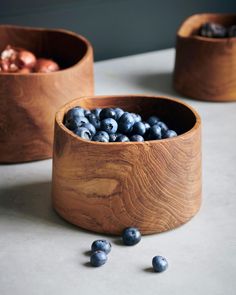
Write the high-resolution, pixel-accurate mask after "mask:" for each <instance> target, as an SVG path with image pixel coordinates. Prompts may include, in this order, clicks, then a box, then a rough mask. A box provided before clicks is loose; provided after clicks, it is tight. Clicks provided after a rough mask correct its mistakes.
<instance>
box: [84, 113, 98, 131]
mask: <svg viewBox="0 0 236 295" xmlns="http://www.w3.org/2000/svg"><path fill="white" fill-rule="evenodd" d="M87 118H88V120H89V122H90V123H91V124H92V125H93V126H94V127H95V128H96V129H97V130H99V129H100V126H101V122H100V120H99V119H98V118H97V117H96V115H95V114H92V113H91V114H89V115H88V116H87Z"/></svg>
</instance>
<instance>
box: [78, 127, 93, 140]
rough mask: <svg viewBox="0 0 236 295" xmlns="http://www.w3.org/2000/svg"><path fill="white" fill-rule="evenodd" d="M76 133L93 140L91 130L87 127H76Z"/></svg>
mask: <svg viewBox="0 0 236 295" xmlns="http://www.w3.org/2000/svg"><path fill="white" fill-rule="evenodd" d="M74 133H75V134H76V135H78V136H80V137H81V138H83V139H86V140H91V138H92V134H91V132H90V131H89V130H88V129H87V128H85V127H80V128H78V129H76V130H75V131H74Z"/></svg>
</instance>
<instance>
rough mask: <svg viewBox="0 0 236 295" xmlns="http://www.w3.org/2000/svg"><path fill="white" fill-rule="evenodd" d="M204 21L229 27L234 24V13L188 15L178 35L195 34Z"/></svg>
mask: <svg viewBox="0 0 236 295" xmlns="http://www.w3.org/2000/svg"><path fill="white" fill-rule="evenodd" d="M206 22H214V23H218V24H221V25H223V26H225V27H230V26H232V25H236V14H215V13H214V14H213V13H204V14H196V15H193V16H190V17H189V18H188V19H187V20H186V21H184V23H183V24H182V26H181V27H180V29H179V31H178V35H179V36H181V37H189V36H196V35H198V32H199V29H200V27H201V26H202V25H203V24H204V23H206ZM202 38H204V37H202ZM208 39H209V38H208Z"/></svg>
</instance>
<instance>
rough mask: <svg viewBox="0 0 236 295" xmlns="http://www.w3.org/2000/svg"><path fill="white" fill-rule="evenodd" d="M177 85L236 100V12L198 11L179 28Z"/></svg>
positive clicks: (206, 96)
mask: <svg viewBox="0 0 236 295" xmlns="http://www.w3.org/2000/svg"><path fill="white" fill-rule="evenodd" d="M174 87H175V89H176V90H177V91H178V92H180V93H181V94H183V95H185V96H189V97H192V98H195V99H200V100H207V101H235V100H236V14H210V13H207V14H197V15H193V16H191V17H189V18H188V19H187V20H185V22H184V23H183V24H182V25H181V27H180V29H179V30H178V32H177V43H176V58H175V69H174Z"/></svg>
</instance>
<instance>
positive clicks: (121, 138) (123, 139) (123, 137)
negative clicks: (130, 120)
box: [116, 134, 130, 142]
mask: <svg viewBox="0 0 236 295" xmlns="http://www.w3.org/2000/svg"><path fill="white" fill-rule="evenodd" d="M128 141H130V140H129V138H128V137H127V136H126V135H124V134H120V135H118V136H117V137H116V142H128Z"/></svg>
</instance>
